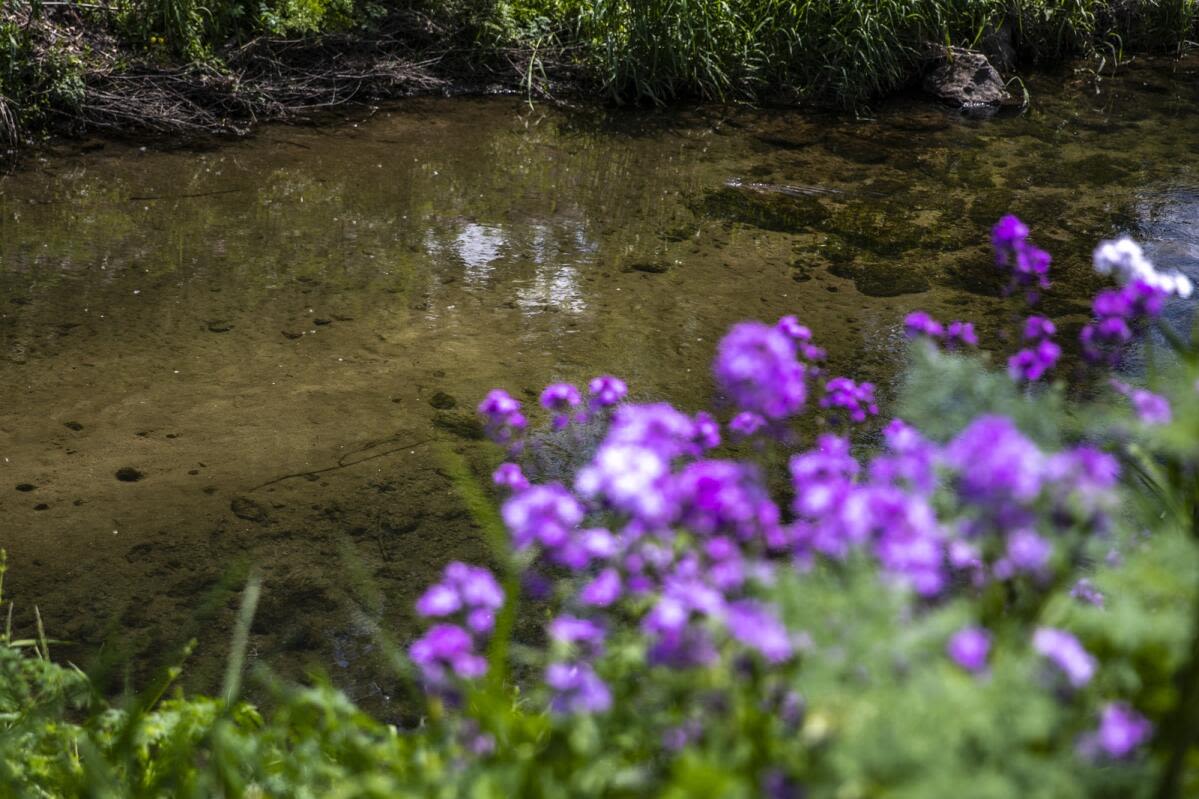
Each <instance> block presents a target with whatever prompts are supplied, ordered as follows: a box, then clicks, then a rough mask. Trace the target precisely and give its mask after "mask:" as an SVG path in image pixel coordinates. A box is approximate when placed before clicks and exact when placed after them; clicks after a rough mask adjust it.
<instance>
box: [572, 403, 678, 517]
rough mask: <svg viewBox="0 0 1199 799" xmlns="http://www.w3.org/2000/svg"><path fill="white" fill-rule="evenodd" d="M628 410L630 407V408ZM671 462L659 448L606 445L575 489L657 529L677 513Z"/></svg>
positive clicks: (583, 471)
mask: <svg viewBox="0 0 1199 799" xmlns="http://www.w3.org/2000/svg"><path fill="white" fill-rule="evenodd" d="M626 407H628V406H626ZM670 477H671V474H670V461H669V459H668V458H667V457H666V456H664V455H663V453H662V451H661V450H659V449H654V448H652V447H648V446H643V445H640V444H632V443H629V444H625V443H619V442H617V443H605V444H603V445H602V446H601V447H600V448H599V449H598V450H597V451H596V453H595V457H594V458H593V459H592V460H591V463H589V464H587V465H586V466H584V467H583V468H582V469H580V470H579V472H578V474H577V475H576V476H575V489H576V490H577V491H578V492H579V493H580V494H581V495H582V496H584V497H593V498H601V499H603V500H604V501H605V503H606V504H607V505H608V506H610V507H612V508H614V509H616V510H619V511H623V512H625V513H628V514H629V515H631V516H633V517H634V518H636V519H639V520H641V521H642V522H644V523H646V524H648V525H650V526H657V525H663V524H667V523H669V521H670V520H671V519H672V518H674V515H675V513H676V512H677V502H676V501H675V498H674V493H673V486H672V483H671V479H670Z"/></svg>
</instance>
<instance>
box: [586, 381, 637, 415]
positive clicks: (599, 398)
mask: <svg viewBox="0 0 1199 799" xmlns="http://www.w3.org/2000/svg"><path fill="white" fill-rule="evenodd" d="M587 391H588V392H589V393H590V394H591V407H592V408H610V407H612V406H613V405H616V404H617V403H619V402H620V401H621V400H623V399H624V398H625V397H626V396H628V393H629V387H628V386H627V385H625V382H624V381H623V380H621V379H620V378H619V377H612V376H611V375H602V376H600V377H597V378H595V379H593V380H592V381H591V382H590V383H589V384H588V385H587Z"/></svg>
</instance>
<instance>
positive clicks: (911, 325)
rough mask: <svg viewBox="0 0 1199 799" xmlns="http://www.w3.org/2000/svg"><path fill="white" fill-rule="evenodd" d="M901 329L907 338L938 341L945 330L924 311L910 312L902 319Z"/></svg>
mask: <svg viewBox="0 0 1199 799" xmlns="http://www.w3.org/2000/svg"><path fill="white" fill-rule="evenodd" d="M903 328H904V332H905V333H906V334H907V336H908V338H921V337H926V338H932V339H939V338H941V337H942V336H944V335H945V328H944V327H943V326H942V325H941V323H940V322H938V321H937V320H936V319H933V318H932V317H931V316H929V315H928V314H926V313H925V312H924V311H912V312H911V313H910V314H908V315H907V316H906V317H904V320H903Z"/></svg>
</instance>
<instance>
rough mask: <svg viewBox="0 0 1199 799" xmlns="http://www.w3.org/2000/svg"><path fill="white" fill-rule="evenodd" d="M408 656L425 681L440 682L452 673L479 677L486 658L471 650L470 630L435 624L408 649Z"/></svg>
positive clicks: (485, 670) (484, 669) (482, 671)
mask: <svg viewBox="0 0 1199 799" xmlns="http://www.w3.org/2000/svg"><path fill="white" fill-rule="evenodd" d="M408 657H410V658H411V659H412V662H413V663H415V664H416V665H417V666H418V667H419V668H420V670H421V672H422V674H423V675H424V678H425V680H426V681H427V682H429V683H431V684H434V685H442V684H444V683H445V681H446V679H447V678H448V677H449V676H450V675H451V674H453V675H454V676H457V677H459V678H461V679H473V678H475V677H481V676H483V674H485V673H486V672H487V661H486V660H485V659H484V658H482V657H481V656H479V655H477V654H475V652H474V640H473V639H472V638H471V636H470V633H468V632H467V631H466V630H464V629H462V628H461V627H459V626H457V625H456V624H435V625H433V626H432V627H430V628H429V630H428V632H426V633H425V634H424V636H423V637H421V638H418V639H417V640H416V641H414V642H413V643H412V646H411V647H409V648H408Z"/></svg>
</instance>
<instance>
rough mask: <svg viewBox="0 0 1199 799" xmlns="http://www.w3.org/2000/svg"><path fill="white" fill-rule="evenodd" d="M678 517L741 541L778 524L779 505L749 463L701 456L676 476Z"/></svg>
mask: <svg viewBox="0 0 1199 799" xmlns="http://www.w3.org/2000/svg"><path fill="white" fill-rule="evenodd" d="M675 495H676V497H677V498H678V502H679V507H680V515H679V521H680V522H681V523H682V524H683V525H684V526H686V527H687V528H688V529H689V530H693V531H695V532H697V533H700V534H703V535H708V536H711V535H717V534H721V533H726V534H729V535H732V536H734V537H735V538H737V539H739V540H741V541H752V540H760V539H762V538H763V537H766V536H769V535H770V533H771V532H772V531H773V530H775V529H777V528H778V525H779V510H778V506H776V505H775V504H774V502H773V501H772V500H771V499H770V495H769V494H767V492H766V489H765V487H764V486H763V485H762V481H761V476H760V475H759V474H758V471H757V469H755V468H754V467H753V466H751V465H750V464H745V463H739V462H737V461H727V460H701V461H696V462H695V463H692V464H689V465H688V466H686V467H685V468H684V469H683V470H682V471H681V472H680V473H679V474H678V476H677V477H676V478H675Z"/></svg>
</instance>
